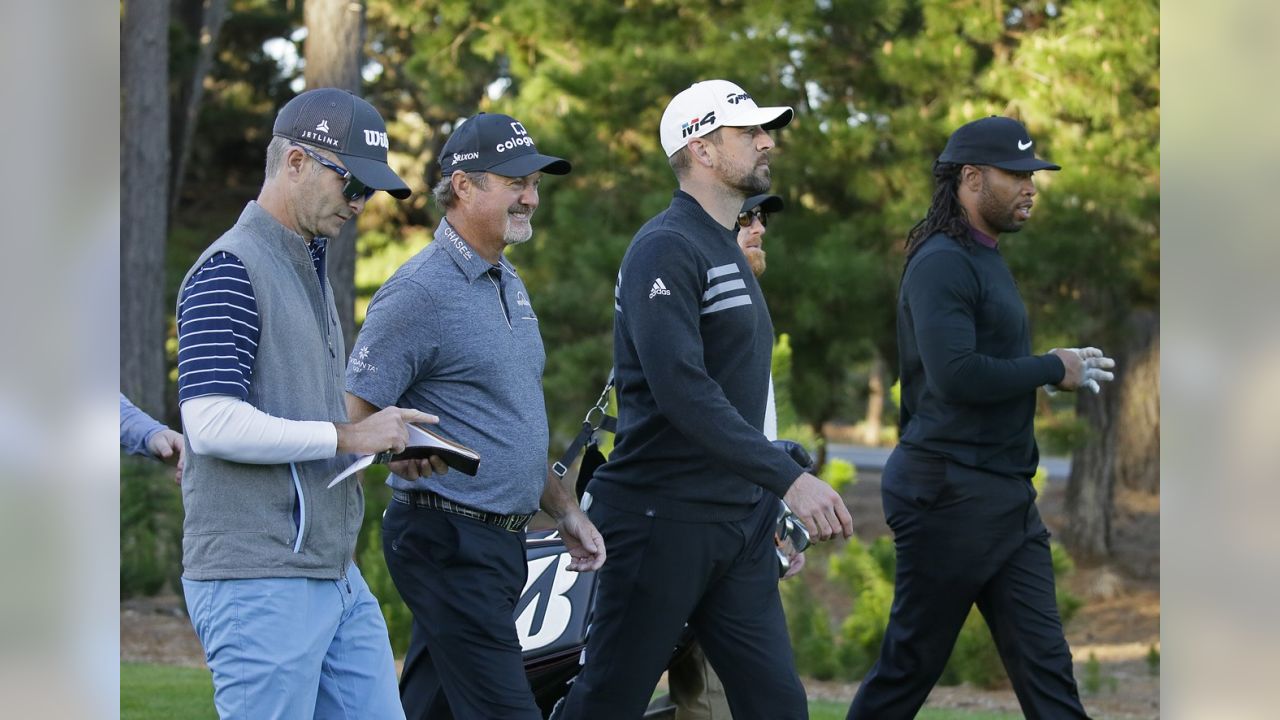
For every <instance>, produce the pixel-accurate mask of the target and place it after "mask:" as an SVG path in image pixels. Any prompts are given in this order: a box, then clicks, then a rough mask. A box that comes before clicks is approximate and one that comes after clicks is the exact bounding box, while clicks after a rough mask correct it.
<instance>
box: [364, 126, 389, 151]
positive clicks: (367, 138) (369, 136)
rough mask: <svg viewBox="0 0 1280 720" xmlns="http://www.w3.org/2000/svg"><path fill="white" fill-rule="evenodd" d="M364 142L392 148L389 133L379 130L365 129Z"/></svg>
mask: <svg viewBox="0 0 1280 720" xmlns="http://www.w3.org/2000/svg"><path fill="white" fill-rule="evenodd" d="M364 144H365V145H369V146H370V147H381V148H387V149H390V148H391V145H390V144H388V143H387V134H386V133H384V132H379V131H377V130H365V131H364Z"/></svg>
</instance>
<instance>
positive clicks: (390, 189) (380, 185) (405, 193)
mask: <svg viewBox="0 0 1280 720" xmlns="http://www.w3.org/2000/svg"><path fill="white" fill-rule="evenodd" d="M334 154H335V155H337V156H338V157H339V158H340V159H341V160H342V164H343V165H345V166H346V167H347V169H348V170H350V171H351V174H352V175H355V176H356V179H357V180H359V181H360V182H362V183H364V184H365V185H367V186H369V187H371V188H373V189H374V190H382V191H385V192H387V193H390V194H391V196H392V197H394V198H396V199H397V200H404V199H405V198H407V197H409V195H411V194H412V192H413V191H411V190H410V189H409V186H408V185H405V184H404V181H403V180H401V179H400V176H399V175H396V174H395V171H393V170H392V169H391V168H390V166H388V165H387V164H386V163H384V162H378V161H377V160H370V159H369V158H362V157H357V156H355V155H343V154H342V153H334Z"/></svg>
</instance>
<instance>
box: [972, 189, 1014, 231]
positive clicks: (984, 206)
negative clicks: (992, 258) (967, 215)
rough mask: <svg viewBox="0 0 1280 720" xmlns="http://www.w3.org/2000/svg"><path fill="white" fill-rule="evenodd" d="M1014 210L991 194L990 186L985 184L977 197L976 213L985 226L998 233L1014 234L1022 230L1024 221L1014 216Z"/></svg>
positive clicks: (1007, 203)
mask: <svg viewBox="0 0 1280 720" xmlns="http://www.w3.org/2000/svg"><path fill="white" fill-rule="evenodd" d="M1015 212H1016V209H1015V208H1012V207H1009V202H1008V201H1002V200H1000V198H997V197H996V196H995V193H993V192H991V186H990V185H987V184H986V183H985V182H984V183H983V185H982V192H981V194H980V195H979V196H978V213H979V214H980V215H982V219H983V220H985V221H986V223H987V225H988V226H989V227H990V228H991V229H992V230H995V231H996V232H998V233H1001V234H1004V233H1016V232H1018V231H1019V230H1021V229H1022V224H1023V222H1024V221H1022V220H1019V219H1018V218H1017V216H1016V215H1015V214H1014V213H1015Z"/></svg>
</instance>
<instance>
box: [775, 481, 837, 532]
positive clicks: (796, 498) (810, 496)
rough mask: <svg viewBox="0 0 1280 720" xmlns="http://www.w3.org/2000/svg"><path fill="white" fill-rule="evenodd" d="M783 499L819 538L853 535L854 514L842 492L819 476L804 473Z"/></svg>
mask: <svg viewBox="0 0 1280 720" xmlns="http://www.w3.org/2000/svg"><path fill="white" fill-rule="evenodd" d="M782 499H783V501H784V502H786V503H787V507H790V508H791V512H792V513H794V514H795V515H796V517H798V518H800V521H801V522H803V523H804V524H805V526H806V527H808V528H809V530H810V531H811V532H812V533H813V536H814V537H815V538H816V539H817V540H830V539H832V538H834V537H835V536H836V534H837V533H838V534H840V535H841V536H843V537H845V538H848V537H849V536H850V535H853V518H852V517H850V516H849V508H847V507H845V504H844V500H842V499H841V498H840V493H838V492H836V491H835V489H834V488H832V487H831V486H830V485H828V484H826V483H825V482H823V481H822V480H821V479H820V478H818V477H817V476H815V475H811V474H809V473H803V474H801V475H800V477H798V478H796V480H795V482H793V483H791V488H790V489H789V490H787V494H786V495H785V496H783V498H782Z"/></svg>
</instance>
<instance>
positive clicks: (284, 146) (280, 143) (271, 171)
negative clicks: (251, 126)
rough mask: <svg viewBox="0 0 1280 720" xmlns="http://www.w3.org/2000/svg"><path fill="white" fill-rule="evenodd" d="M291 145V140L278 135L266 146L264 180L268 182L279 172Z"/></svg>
mask: <svg viewBox="0 0 1280 720" xmlns="http://www.w3.org/2000/svg"><path fill="white" fill-rule="evenodd" d="M292 143H293V141H292V140H290V139H288V138H282V137H280V136H279V135H275V136H273V137H272V138H271V143H270V144H268V145H267V169H266V172H265V173H264V174H263V177H264V178H265V179H267V180H270V179H271V178H273V177H275V176H276V175H277V174H278V173H279V172H280V168H281V167H283V166H284V154H285V152H286V151H287V150H288V149H289V145H291V144H292Z"/></svg>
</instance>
